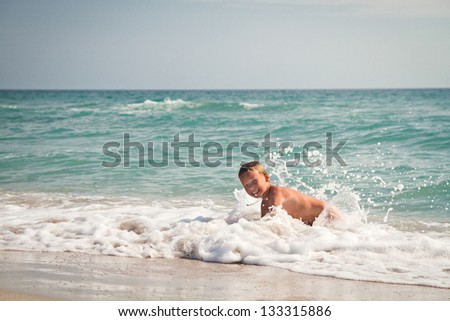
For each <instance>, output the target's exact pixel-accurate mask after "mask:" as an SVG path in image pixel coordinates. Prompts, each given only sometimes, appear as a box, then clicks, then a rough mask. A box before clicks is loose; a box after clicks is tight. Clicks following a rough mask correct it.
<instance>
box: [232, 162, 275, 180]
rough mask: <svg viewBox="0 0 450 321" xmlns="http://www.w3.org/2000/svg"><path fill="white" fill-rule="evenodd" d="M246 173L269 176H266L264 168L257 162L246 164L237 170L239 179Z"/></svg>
mask: <svg viewBox="0 0 450 321" xmlns="http://www.w3.org/2000/svg"><path fill="white" fill-rule="evenodd" d="M248 171H253V172H257V173H260V174H262V175H267V176H269V174H267V171H266V169H265V168H264V166H263V165H262V164H261V163H260V162H258V161H253V162H248V163H245V164H242V165H241V169H240V170H239V177H241V176H242V175H243V174H244V173H246V172H248Z"/></svg>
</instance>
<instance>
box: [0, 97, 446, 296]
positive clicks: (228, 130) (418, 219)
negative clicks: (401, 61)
mask: <svg viewBox="0 0 450 321" xmlns="http://www.w3.org/2000/svg"><path fill="white" fill-rule="evenodd" d="M0 119H1V124H2V126H1V128H0V139H1V143H0V170H1V171H0V250H20V251H71V252H83V253H87V254H94V255H98V254H103V255H105V254H107V255H115V256H132V257H141V258H154V257H160V258H173V257H182V258H193V259H199V260H203V261H214V262H221V263H235V262H239V263H244V264H257V265H270V266H276V267H280V268H285V269H289V270H292V271H296V272H301V273H306V274H316V275H327V276H333V277H338V278H345V279H354V280H368V281H376V282H388V283H402V284H419V285H426V286H436V287H443V288H450V278H449V275H450V274H449V273H450V211H449V207H450V206H449V203H450V196H449V195H450V175H449V170H448V167H449V163H448V159H449V156H450V155H449V153H450V130H449V124H450V90H448V89H433V90H432V89H430V90H338V91H335V90H317V91H270V90H267V91H0ZM177 144H178V145H177ZM177 146H178V147H177ZM270 146H272V147H270ZM333 150H334V154H333V153H332V151H333ZM327 157H328V159H327ZM253 159H259V160H260V161H262V162H263V163H264V164H266V166H267V169H268V171H269V173H270V175H271V181H272V183H274V184H281V185H286V186H290V187H291V188H294V189H297V190H299V191H302V192H304V193H307V194H310V195H312V196H315V197H318V198H320V199H323V200H326V201H328V202H330V203H332V204H334V205H336V206H338V207H339V208H340V209H341V211H342V212H343V213H344V217H343V219H342V220H340V221H337V222H335V223H334V224H331V225H327V224H326V222H323V220H321V217H319V218H318V219H317V220H316V222H315V223H314V226H312V227H310V226H306V225H304V224H303V223H302V222H301V221H300V220H296V219H293V218H291V217H290V216H288V215H287V214H286V213H283V212H280V213H277V215H275V216H273V217H264V218H263V219H260V214H259V204H258V202H257V201H256V200H255V199H251V198H249V196H247V195H246V194H245V192H244V191H243V189H242V187H241V186H240V183H239V180H238V178H237V171H238V169H239V164H240V162H242V161H251V160H253ZM316 223H317V224H316Z"/></svg>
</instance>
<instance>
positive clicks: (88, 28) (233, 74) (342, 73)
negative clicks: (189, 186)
mask: <svg viewBox="0 0 450 321" xmlns="http://www.w3.org/2000/svg"><path fill="white" fill-rule="evenodd" d="M411 87H413V88H418V87H450V0H409V1H402V0H335V1H332V0H315V1H313V0H280V1H275V0H232V1H220V0H187V1H182V0H166V1H162V0H160V1H158V0H147V1H145V0H128V1H124V0H122V1H121V0H114V1H113V0H111V1H100V0H86V1H83V0H77V1H76V0H42V1H39V0H0V89H270V88H274V89H279V88H290V89H311V88H314V89H318V88H411Z"/></svg>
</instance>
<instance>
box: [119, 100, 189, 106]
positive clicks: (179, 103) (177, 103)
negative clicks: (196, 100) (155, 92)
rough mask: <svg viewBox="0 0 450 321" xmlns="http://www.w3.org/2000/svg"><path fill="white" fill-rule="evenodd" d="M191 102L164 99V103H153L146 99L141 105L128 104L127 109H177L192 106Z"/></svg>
mask: <svg viewBox="0 0 450 321" xmlns="http://www.w3.org/2000/svg"><path fill="white" fill-rule="evenodd" d="M193 105H194V104H193V103H191V102H187V101H184V100H182V99H175V100H172V99H170V98H165V99H164V101H154V100H151V99H146V100H145V101H144V102H142V103H133V104H128V105H127V106H128V107H134V108H136V107H137V108H141V107H179V106H193Z"/></svg>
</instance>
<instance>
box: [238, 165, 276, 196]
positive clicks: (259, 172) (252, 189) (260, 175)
mask: <svg viewBox="0 0 450 321" xmlns="http://www.w3.org/2000/svg"><path fill="white" fill-rule="evenodd" d="M239 180H240V181H241V184H242V186H244V188H245V191H246V192H247V193H248V194H249V195H250V196H252V197H256V198H261V197H263V196H264V195H266V194H267V193H268V191H269V188H270V180H269V174H268V173H267V171H266V169H265V168H264V166H263V165H262V164H261V163H260V162H257V161H254V162H249V163H245V164H243V165H242V166H241V169H240V170H239Z"/></svg>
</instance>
